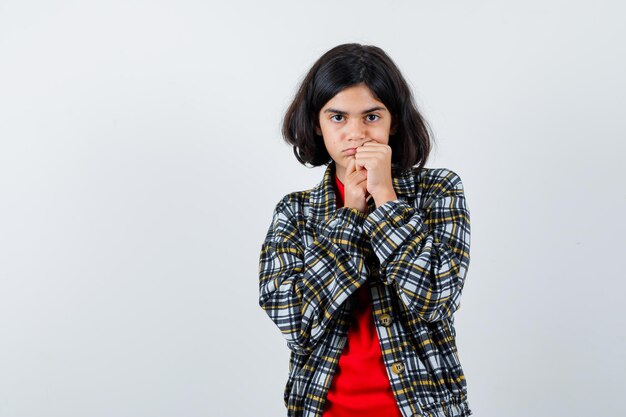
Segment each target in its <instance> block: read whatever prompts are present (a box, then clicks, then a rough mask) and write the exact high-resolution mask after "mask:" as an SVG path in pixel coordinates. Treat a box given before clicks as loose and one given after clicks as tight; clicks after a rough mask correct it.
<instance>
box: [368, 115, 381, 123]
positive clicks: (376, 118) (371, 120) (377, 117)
mask: <svg viewBox="0 0 626 417" xmlns="http://www.w3.org/2000/svg"><path fill="white" fill-rule="evenodd" d="M366 117H375V119H368V120H369V121H370V122H375V121H376V120H378V119H380V116H378V115H377V114H368V115H367V116H366Z"/></svg>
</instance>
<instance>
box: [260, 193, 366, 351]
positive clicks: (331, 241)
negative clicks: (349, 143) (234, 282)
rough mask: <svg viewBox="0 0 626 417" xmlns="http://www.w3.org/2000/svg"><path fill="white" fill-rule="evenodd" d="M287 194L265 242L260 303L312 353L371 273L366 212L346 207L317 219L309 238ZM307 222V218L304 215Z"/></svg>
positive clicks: (295, 346)
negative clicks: (367, 264) (364, 248)
mask: <svg viewBox="0 0 626 417" xmlns="http://www.w3.org/2000/svg"><path fill="white" fill-rule="evenodd" d="M289 201H290V200H289V199H288V198H287V196H286V197H285V198H283V200H281V201H280V202H279V203H278V204H277V205H276V208H275V210H274V213H273V219H272V222H271V225H270V227H269V230H268V231H267V234H266V237H265V241H264V242H263V244H262V246H261V254H260V260H259V305H260V306H261V308H262V309H263V310H264V311H265V312H266V313H267V314H268V315H269V317H270V318H271V319H272V321H273V322H274V323H275V324H276V325H277V326H278V328H279V329H280V331H281V332H282V334H283V336H284V337H285V338H286V339H287V345H288V347H289V348H290V349H291V350H292V351H294V352H295V353H298V354H309V353H310V352H311V351H312V350H313V348H314V347H315V346H316V344H317V343H318V342H319V341H320V340H321V339H322V337H323V335H324V334H325V333H326V332H327V330H328V328H329V326H330V324H331V323H332V322H333V318H334V315H335V312H336V311H337V310H338V309H339V307H341V305H342V304H343V303H344V302H345V301H346V300H347V298H348V296H349V295H350V294H352V293H353V292H354V291H355V290H356V289H358V288H359V287H360V286H361V285H362V284H363V283H364V282H365V280H366V279H367V268H366V265H365V255H364V251H363V249H362V248H363V246H364V245H365V244H366V242H367V240H368V239H369V238H368V237H367V236H366V235H365V231H364V230H363V222H364V221H365V217H366V215H365V214H364V213H361V212H360V211H358V210H356V209H354V208H349V207H342V208H339V209H337V210H336V211H334V212H333V214H332V215H331V216H330V217H328V218H327V219H325V220H324V221H322V222H320V223H318V227H317V228H316V229H317V233H316V234H315V235H316V238H315V239H314V240H312V241H311V242H310V244H306V241H305V239H303V236H302V234H301V232H300V230H299V228H298V219H297V217H296V216H295V214H294V210H293V207H292V204H291V203H290V202H289ZM302 222H304V219H302Z"/></svg>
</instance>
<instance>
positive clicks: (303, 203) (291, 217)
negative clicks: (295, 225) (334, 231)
mask: <svg viewBox="0 0 626 417" xmlns="http://www.w3.org/2000/svg"><path fill="white" fill-rule="evenodd" d="M312 191H313V189H309V190H301V191H292V192H289V193H287V194H285V195H284V196H283V197H281V198H280V200H278V202H276V205H275V208H274V218H275V220H276V218H277V217H281V218H283V219H284V220H288V221H291V222H294V221H295V222H298V221H301V220H303V219H304V217H306V215H307V214H308V211H309V206H310V204H309V200H310V197H311V193H312Z"/></svg>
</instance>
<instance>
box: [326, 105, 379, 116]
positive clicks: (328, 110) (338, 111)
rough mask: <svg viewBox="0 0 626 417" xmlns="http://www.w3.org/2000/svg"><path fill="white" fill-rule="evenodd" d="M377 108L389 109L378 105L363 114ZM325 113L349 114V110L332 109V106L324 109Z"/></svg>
mask: <svg viewBox="0 0 626 417" xmlns="http://www.w3.org/2000/svg"><path fill="white" fill-rule="evenodd" d="M376 110H387V109H385V108H384V107H381V106H376V107H372V108H371V109H367V110H365V111H364V112H363V113H361V114H366V113H371V112H373V111H376ZM324 113H337V114H348V112H346V111H343V110H338V109H332V108H330V109H326V110H324Z"/></svg>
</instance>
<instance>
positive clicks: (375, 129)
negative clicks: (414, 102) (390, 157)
mask: <svg viewBox="0 0 626 417" xmlns="http://www.w3.org/2000/svg"><path fill="white" fill-rule="evenodd" d="M319 124H320V127H319V128H316V132H317V134H318V135H321V136H322V137H323V138H324V145H325V146H326V150H327V151H328V153H329V154H330V157H331V158H332V159H333V161H335V164H336V167H337V175H338V176H339V179H340V180H341V179H342V178H344V175H343V174H344V173H345V169H346V166H347V165H348V161H349V159H350V158H354V154H355V153H356V150H355V148H358V147H359V146H361V145H362V144H364V143H365V142H369V141H375V142H378V143H381V144H384V145H387V144H388V143H389V134H390V133H391V134H393V133H394V132H392V131H391V129H392V116H391V114H390V113H389V110H387V107H385V105H384V104H383V103H381V102H380V101H378V100H376V99H375V98H374V96H373V94H372V92H371V90H370V89H369V88H368V87H367V86H366V85H365V84H357V85H354V86H351V87H348V88H345V89H343V90H341V91H340V92H339V93H337V94H336V95H335V96H334V97H333V98H332V99H330V100H329V101H328V102H327V103H326V104H325V105H324V107H322V109H321V110H320V114H319ZM394 130H395V129H394Z"/></svg>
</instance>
